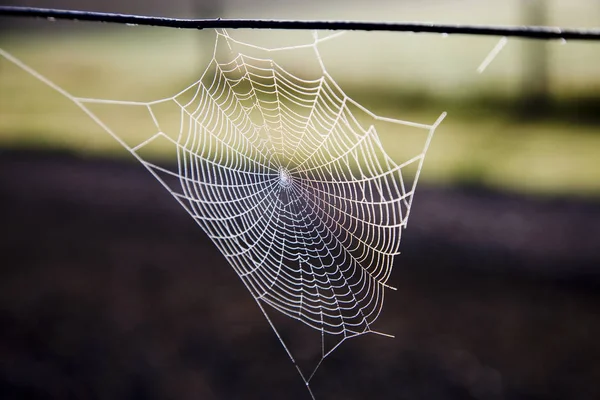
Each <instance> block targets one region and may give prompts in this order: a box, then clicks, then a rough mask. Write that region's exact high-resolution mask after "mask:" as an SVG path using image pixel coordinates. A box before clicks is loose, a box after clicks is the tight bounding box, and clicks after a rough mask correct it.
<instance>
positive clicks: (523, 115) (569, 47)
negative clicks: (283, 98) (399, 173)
mask: <svg viewBox="0 0 600 400" xmlns="http://www.w3.org/2000/svg"><path fill="white" fill-rule="evenodd" d="M9 3H11V2H9ZM12 3H13V4H18V5H34V6H52V7H58V8H77V9H82V10H96V11H111V12H124V13H141V14H149V15H164V16H175V17H213V16H222V17H241V18H254V17H256V18H284V19H296V18H301V19H345V18H348V19H358V20H415V21H436V22H446V23H472V24H482V25H486V24H499V25H515V24H537V25H557V26H564V27H593V26H594V23H597V21H598V19H599V18H600V5H599V4H598V3H597V2H595V1H589V0H575V1H569V0H523V1H520V0H509V1H503V2H497V1H479V0H453V1H435V0H426V1H409V0H405V1H386V0H379V1H371V2H363V1H343V2H342V1H329V2H318V1H314V4H313V3H311V2H310V1H309V3H308V4H307V3H306V2H302V3H301V4H300V3H298V2H294V1H278V2H273V1H266V0H257V1H242V0H225V1H214V0H204V1H199V0H197V1H190V0H176V1H170V2H168V3H164V2H160V1H151V2H148V1H132V2H126V3H122V2H117V1H103V2H100V1H85V2H81V1H68V0H65V1H18V2H14V1H13V2H12ZM2 27H3V28H2V29H3V30H2V35H1V37H0V46H2V47H3V48H4V49H6V50H7V51H9V52H11V53H12V54H14V55H16V56H17V57H20V58H21V59H22V60H23V61H24V62H26V63H27V64H29V65H31V66H32V67H33V68H34V69H36V70H37V71H39V72H41V73H42V74H44V75H45V76H47V77H48V78H50V79H51V80H53V81H54V82H56V83H57V84H59V85H60V86H61V87H63V88H65V89H66V90H68V91H69V92H71V93H73V94H74V95H77V96H81V97H96V98H107V99H119V100H139V101H144V100H154V99H158V98H163V97H167V96H170V95H172V94H174V93H177V92H178V91H179V90H181V89H182V88H183V87H186V86H187V85H189V84H190V83H191V82H194V81H195V80H196V79H198V77H199V75H200V74H201V72H202V71H203V70H204V68H205V65H206V64H207V62H208V60H209V59H210V56H211V54H212V50H213V49H212V47H213V41H214V32H209V31H206V32H197V31H180V30H170V29H161V28H157V29H154V28H143V27H118V26H114V25H104V24H90V23H72V22H61V21H58V22H49V21H45V20H24V19H11V20H7V19H5V20H3V21H2ZM231 34H232V35H233V36H234V37H235V38H238V39H239V40H242V41H246V42H251V43H257V44H260V45H264V46H266V47H270V46H276V45H279V44H283V43H285V44H290V43H306V42H308V41H310V35H309V34H308V33H306V32H304V33H302V32H277V34H274V33H273V32H270V31H247V30H246V31H244V30H242V31H233V32H231ZM497 41H498V38H490V37H470V36H448V37H445V36H443V35H429V34H408V33H407V34H402V33H401V34H397V33H370V32H348V33H346V34H345V35H343V36H341V37H340V38H337V39H335V40H333V41H329V42H326V43H324V44H323V45H322V46H321V52H322V55H323V59H324V62H325V65H326V67H327V68H328V71H329V72H330V73H331V75H332V76H333V77H334V79H336V80H337V81H338V82H339V83H340V85H341V87H342V88H343V89H344V90H345V91H346V92H347V93H348V94H349V95H350V96H351V97H353V98H354V99H355V100H357V101H359V102H360V103H362V104H364V105H365V106H367V107H368V108H370V109H371V110H373V111H374V112H375V113H377V114H379V115H385V116H389V117H395V118H400V119H404V120H411V121H417V122H422V123H432V122H433V121H434V120H435V118H436V117H437V115H439V114H440V113H441V112H442V111H447V112H448V118H447V119H446V120H445V121H444V123H443V124H442V126H441V127H440V128H439V130H438V132H437V135H436V137H435V139H434V141H433V144H432V146H431V149H430V153H429V154H428V159H427V162H426V164H425V170H424V174H423V177H422V178H423V179H424V181H426V182H427V181H429V182H435V183H437V184H453V183H454V184H465V185H469V186H471V185H475V186H489V187H497V188H503V189H505V190H512V191H519V192H534V193H545V194H572V195H577V196H592V197H597V196H598V195H599V194H600V161H599V160H600V134H599V129H598V128H599V127H600V72H599V71H600V69H599V68H598V65H600V50H599V46H600V44H597V43H590V42H584V43H582V42H569V43H564V42H562V41H552V42H542V41H526V40H517V39H511V40H509V41H508V44H507V45H506V46H505V48H504V49H503V50H502V51H501V52H500V54H499V55H498V56H497V57H496V59H495V60H494V61H493V62H492V63H491V64H490V65H489V66H488V68H487V69H486V70H485V71H484V72H483V73H482V74H478V73H477V72H476V69H477V67H478V66H479V64H480V63H481V62H482V61H483V59H484V58H485V57H486V55H487V54H488V52H489V51H490V50H491V49H492V48H493V47H494V45H495V44H496V43H497ZM281 58H282V59H281V60H279V61H280V62H282V63H283V65H285V66H286V67H287V68H289V69H291V70H292V71H294V72H295V73H298V74H299V75H301V74H302V65H303V62H304V59H303V58H302V57H300V58H299V57H297V56H296V57H295V54H294V52H290V53H289V54H288V55H287V56H282V57H281ZM0 68H1V71H2V73H1V74H0V144H1V145H2V146H9V147H22V146H26V147H50V148H68V149H74V150H76V151H78V152H85V153H102V154H111V155H115V156H123V155H126V153H125V152H124V151H122V150H121V149H119V148H118V145H117V143H114V142H112V140H111V138H110V137H108V136H107V135H105V134H103V133H100V132H98V129H97V127H95V126H94V123H93V122H91V121H90V120H89V119H88V118H87V116H85V115H84V114H83V113H80V112H78V110H77V108H76V107H75V106H73V105H72V104H69V102H68V101H67V100H66V99H64V98H61V96H60V95H58V94H57V93H56V92H54V91H53V90H51V89H49V88H48V87H46V86H44V85H43V84H41V83H40V82H37V81H36V80H35V79H33V78H32V77H30V76H27V75H26V74H25V73H24V72H23V71H21V70H19V69H18V68H17V67H15V66H13V65H12V64H10V63H9V62H7V61H6V60H4V59H3V60H0ZM131 125H132V126H131V131H135V125H136V121H135V120H132V121H131ZM92 132H95V133H92ZM381 134H382V136H384V137H383V140H384V144H386V146H387V148H388V151H389V152H390V154H391V155H392V156H394V154H395V152H399V151H400V150H399V149H401V147H402V138H400V137H399V136H394V135H393V133H385V132H382V133H381ZM157 156H160V154H157Z"/></svg>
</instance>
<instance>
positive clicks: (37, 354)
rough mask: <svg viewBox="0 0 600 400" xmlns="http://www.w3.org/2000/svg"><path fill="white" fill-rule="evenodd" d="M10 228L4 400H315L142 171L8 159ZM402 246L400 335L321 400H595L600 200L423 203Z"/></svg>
mask: <svg viewBox="0 0 600 400" xmlns="http://www.w3.org/2000/svg"><path fill="white" fill-rule="evenodd" d="M0 232H1V237H0V260H1V261H0V262H1V265H2V266H1V268H0V274H1V275H0V399H107V400H108V399H110V400H119V399H177V400H179V399H181V400H185V399H271V398H273V399H309V397H308V394H307V392H306V390H305V389H304V388H303V385H302V381H301V379H300V378H299V376H298V375H297V373H296V371H295V369H294V367H293V365H292V364H291V362H290V361H289V359H288V358H287V356H286V354H285V353H284V351H283V348H282V347H281V345H280V344H279V342H278V341H277V339H276V338H275V336H274V334H273V333H272V331H271V330H270V328H269V326H268V324H267V323H266V320H265V319H264V317H263V316H262V314H261V313H260V311H259V310H258V308H257V306H256V304H255V303H254V302H253V300H252V299H251V297H250V295H249V293H247V291H246V290H245V288H244V287H243V285H242V283H241V281H240V280H239V279H238V278H237V276H236V275H235V273H234V272H233V270H232V269H231V268H230V267H229V266H228V265H227V264H226V263H225V262H224V259H223V258H222V257H221V256H220V254H219V253H218V252H217V250H216V249H215V248H214V247H213V245H212V244H211V243H210V241H209V240H208V239H207V238H206V236H205V235H204V234H203V232H202V231H201V230H200V229H199V228H198V227H197V226H196V225H195V224H194V222H193V221H192V219H191V218H189V217H188V216H187V214H185V213H184V211H183V209H181V208H180V206H179V205H178V204H177V203H176V202H175V201H174V200H173V199H172V198H171V197H170V196H169V195H168V193H167V192H166V191H165V190H164V189H162V188H161V187H160V185H158V184H157V183H156V182H155V181H154V180H153V178H152V177H151V176H150V175H149V174H148V173H147V172H146V171H145V170H143V169H142V168H141V167H140V166H138V165H135V164H131V163H126V162H115V161H105V160H85V159H78V158H76V157H73V156H67V155H64V154H63V155H60V154H43V153H33V152H14V151H11V152H8V151H5V152H0ZM403 240H404V242H403V245H402V246H403V247H402V248H403V251H404V254H403V255H401V256H400V257H399V258H398V260H397V263H396V269H395V271H394V274H393V276H392V280H391V282H390V283H391V284H392V285H394V286H397V287H398V291H397V292H388V295H387V298H386V303H385V311H384V314H383V315H382V317H381V318H380V320H379V325H378V327H377V328H379V329H380V330H381V331H384V332H389V333H393V334H395V335H396V338H395V339H386V338H383V337H378V336H373V335H370V336H365V337H362V338H357V339H353V340H350V341H348V342H346V343H344V344H343V345H342V346H341V347H340V348H339V349H338V350H337V351H336V352H335V353H334V354H333V356H332V357H331V358H329V359H327V360H326V362H325V364H324V365H323V367H322V368H321V369H320V370H319V372H318V374H317V376H316V378H315V380H314V382H313V387H314V390H315V394H316V395H317V399H320V400H325V399H423V400H428V399H494V400H495V399H568V400H576V399H590V400H591V399H599V398H600V291H599V288H600V250H599V249H598V248H599V246H600V204H598V203H596V204H594V203H591V202H583V201H576V200H568V199H563V200H541V199H537V200H536V199H527V198H523V197H519V196H516V195H505V194H499V193H493V192H489V191H483V190H475V189H456V188H453V189H451V188H448V189H443V188H425V187H421V188H420V190H419V191H418V193H417V198H416V201H415V205H414V207H413V214H412V216H411V221H410V224H409V228H408V230H407V231H406V232H405V236H404V239H403ZM275 319H276V322H277V323H278V324H279V325H278V327H280V328H281V331H282V332H283V334H284V336H285V337H286V338H288V339H289V340H290V342H291V343H294V346H295V348H301V347H302V346H303V345H305V343H306V339H305V337H307V336H305V335H304V332H305V331H304V330H303V329H301V327H299V326H298V325H297V324H296V323H292V322H290V321H288V320H287V319H285V318H275ZM311 333H312V332H311ZM311 350H312V348H311ZM315 350H316V351H318V348H317V349H315ZM301 353H302V352H301Z"/></svg>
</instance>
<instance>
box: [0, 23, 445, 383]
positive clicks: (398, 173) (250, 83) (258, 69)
mask: <svg viewBox="0 0 600 400" xmlns="http://www.w3.org/2000/svg"><path fill="white" fill-rule="evenodd" d="M335 36H337V35H332V36H329V37H324V38H319V37H318V35H317V34H316V33H315V34H314V41H313V42H312V43H310V44H307V45H300V46H292V47H284V48H276V49H266V48H261V47H258V46H254V45H249V44H245V43H242V42H239V41H237V40H235V39H233V38H232V37H230V36H229V34H228V33H227V32H226V31H218V32H217V35H216V44H215V51H214V55H213V58H212V60H211V61H210V63H209V65H208V67H207V68H206V70H205V72H204V74H203V75H202V77H201V78H200V79H199V80H198V81H197V82H195V83H194V84H192V85H190V86H189V87H188V88H186V89H185V90H183V91H181V92H180V93H178V94H176V95H175V96H172V97H169V98H165V99H160V100H156V101H152V102H135V101H115V100H101V99H90V98H81V97H76V96H73V95H71V94H69V93H68V92H66V91H65V90H63V89H62V88H60V87H58V86H57V85H55V84H54V83H52V82H51V81H49V80H48V79H46V78H44V77H43V76H41V75H40V74H38V73H37V72H35V71H33V70H32V69H30V68H29V67H27V66H26V65H25V64H23V63H22V62H20V61H19V60H17V59H16V58H14V57H13V56H11V55H10V54H8V53H6V52H5V51H2V50H0V55H3V56H4V57H5V58H6V59H8V60H9V61H12V62H13V63H15V64H17V65H19V66H20V67H21V68H23V69H24V70H26V71H28V72H29V73H31V74H32V75H34V76H36V77H37V78H38V79H40V80H42V81H43V82H45V83H46V84H48V85H49V86H51V87H53V88H54V89H56V90H57V91H59V92H60V93H62V94H63V95H64V96H67V97H68V98H70V99H71V100H72V101H73V102H75V103H76V104H77V105H78V106H79V107H80V108H81V109H82V110H83V111H84V112H85V113H87V114H88V115H89V116H90V117H91V118H92V119H94V121H96V122H97V123H98V124H99V125H100V126H101V127H102V128H103V129H104V130H105V131H106V132H108V133H109V134H110V135H112V136H113V137H114V138H115V139H116V140H117V141H118V142H119V143H121V145H123V147H125V148H126V149H127V150H129V151H130V152H131V154H132V155H133V156H134V157H135V158H137V159H138V160H139V161H140V162H141V163H142V164H143V165H144V166H145V167H146V168H147V169H148V170H149V171H150V172H151V173H152V174H153V175H154V176H155V177H156V178H157V179H158V180H159V182H161V183H162V184H163V185H164V186H165V187H166V188H167V189H168V190H169V192H170V193H171V194H172V195H173V196H174V197H175V198H176V199H177V200H178V201H179V203H180V204H181V205H182V206H183V207H184V208H185V209H186V210H187V212H188V213H189V214H190V215H191V217H192V218H194V220H195V221H196V222H197V223H198V225H200V226H201V227H202V229H203V230H204V231H205V232H206V234H207V235H208V236H209V237H210V238H211V240H212V241H213V242H214V243H215V245H216V246H217V247H218V249H219V250H220V252H221V253H222V254H223V256H224V257H225V258H226V259H227V261H228V262H229V264H230V265H231V266H232V267H233V268H234V270H235V272H236V273H237V274H238V276H239V277H240V278H241V279H242V281H243V283H244V284H245V286H246V287H247V288H248V290H249V291H250V293H251V294H252V296H253V298H254V299H255V300H256V302H257V303H258V305H259V307H260V308H261V310H262V311H263V313H264V314H265V317H266V318H267V319H268V320H269V323H270V324H271V327H272V328H273V329H274V330H275V332H276V334H277V336H278V338H279V340H280V341H281V343H282V345H283V346H284V347H285V348H286V351H287V352H288V355H289V356H290V358H291V359H292V361H294V357H293V356H292V354H291V353H290V351H289V350H288V348H287V347H286V344H285V342H284V341H283V340H282V338H281V337H280V336H279V334H278V333H277V329H276V327H275V325H274V323H273V322H272V320H271V319H270V318H269V315H268V314H267V312H266V311H265V306H266V307H267V308H269V307H270V308H272V309H274V310H277V311H278V312H280V313H283V314H285V315H287V316H289V317H291V318H293V319H296V320H298V321H301V322H302V323H304V324H306V325H307V326H309V327H311V328H314V329H315V330H318V331H319V332H320V333H321V336H322V337H325V336H326V335H336V337H337V338H338V341H339V342H340V343H341V341H343V340H345V339H347V338H350V337H353V336H356V335H361V334H365V333H370V332H372V333H378V332H377V331H375V330H374V329H373V328H372V325H373V323H374V322H375V321H376V320H377V317H378V316H379V315H380V312H381V310H382V306H383V301H384V294H385V291H386V289H389V288H391V287H390V286H388V284H387V282H388V279H389V278H390V274H391V271H392V265H393V260H394V256H396V255H397V254H398V253H399V246H400V239H401V236H402V231H403V229H404V228H405V227H406V224H407V220H408V217H409V214H410V210H411V205H412V202H413V195H414V192H415V188H416V184H417V180H418V176H419V172H420V169H421V165H422V163H423V159H424V157H425V153H426V150H427V147H428V145H429V141H430V139H431V136H432V134H433V132H434V130H435V128H436V127H437V125H438V124H439V123H440V122H441V120H442V119H443V117H444V115H445V114H442V115H441V116H440V118H439V119H438V120H437V121H436V122H435V123H434V124H433V125H426V124H419V123H413V122H409V121H402V120H395V119H390V118H384V117H379V116H377V115H374V114H373V113H371V112H370V111H368V110H367V109H365V108H364V107H362V106H360V105H359V104H358V103H356V102H355V101H353V100H352V99H351V98H349V97H348V96H347V95H345V94H344V92H343V91H342V90H341V88H340V87H339V86H338V85H337V84H336V82H335V81H334V80H333V78H332V77H331V76H330V75H329V73H328V72H327V71H326V69H325V66H324V63H323V60H322V58H321V55H320V53H319V49H318V46H319V45H320V44H321V43H322V42H324V41H327V40H330V39H332V38H334V37H335ZM292 51H304V52H306V53H303V54H310V55H311V56H312V58H314V60H315V61H316V64H315V65H317V70H318V74H316V75H315V74H313V76H310V77H300V76H297V75H298V74H294V73H292V72H289V71H288V70H286V69H285V68H283V67H282V66H281V65H279V64H278V63H277V62H276V56H277V55H278V54H279V53H284V52H292ZM256 54H262V55H263V57H262V58H261V57H259V56H257V55H256ZM265 55H266V56H265ZM103 107H104V108H106V107H108V108H107V109H108V110H113V109H114V107H117V108H120V109H121V108H128V109H129V110H137V111H139V112H140V113H141V114H140V115H142V117H141V118H144V119H146V120H147V121H149V125H148V126H149V127H150V128H149V129H150V130H151V131H149V132H148V135H147V139H145V140H144V141H142V142H138V143H133V144H131V143H128V142H127V140H126V139H124V137H123V135H121V134H120V133H119V132H118V129H116V128H114V127H112V126H111V124H110V118H104V117H102V116H101V115H102V112H103ZM111 107H113V108H111ZM169 107H170V109H172V110H176V111H175V112H174V113H171V114H169V115H171V116H172V115H175V116H176V118H175V122H173V121H172V120H173V118H171V120H169V118H167V117H164V118H163V114H164V115H167V114H165V113H164V110H165V109H167V108H169ZM379 123H385V124H387V125H392V126H396V127H398V128H400V127H402V128H403V129H410V130H412V131H417V132H422V145H421V147H420V151H418V152H416V153H415V154H413V155H411V156H410V157H409V158H408V159H406V160H402V161H401V162H395V161H394V160H392V159H391V158H390V157H389V156H388V155H387V154H386V152H385V151H384V149H383V146H382V143H381V141H380V139H379V136H378V133H377V129H376V128H377V124H379ZM152 130H153V131H152ZM397 141H399V143H402V136H401V135H399V136H398V138H397ZM152 146H155V147H156V146H159V147H161V148H172V149H173V152H172V158H171V160H170V161H169V162H160V163H159V162H153V161H152V160H151V159H148V158H147V157H146V156H145V155H144V150H146V149H148V148H151V147H152ZM407 171H410V173H408V174H407ZM407 175H408V176H407ZM335 347H337V346H335ZM332 350H333V349H331V351H332ZM329 353H330V351H328V350H327V349H325V346H323V350H322V358H321V361H322V360H323V359H324V358H325V357H326V356H327V355H328V354H329ZM294 363H295V361H294ZM319 364H320V363H319ZM296 367H297V368H298V371H299V372H300V374H301V376H302V378H303V380H304V381H305V382H306V384H307V386H308V384H309V381H310V379H311V378H312V374H314V371H312V374H310V376H309V377H308V378H307V375H304V374H303V372H302V371H301V370H300V368H299V367H298V365H297V364H296ZM315 371H316V368H315ZM309 390H310V388H309Z"/></svg>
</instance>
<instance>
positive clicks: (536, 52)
mask: <svg viewBox="0 0 600 400" xmlns="http://www.w3.org/2000/svg"><path fill="white" fill-rule="evenodd" d="M521 4H522V5H521V7H522V11H521V13H522V19H523V21H522V22H523V24H524V25H539V26H545V25H547V24H548V0H521ZM522 60H523V66H522V71H523V74H522V79H523V81H522V91H523V92H522V99H523V106H524V109H523V112H525V113H527V114H528V115H531V114H532V113H540V112H543V111H544V110H545V109H546V107H547V106H548V105H549V101H550V90H549V85H550V76H549V65H548V45H547V43H546V42H545V41H537V40H536V41H533V40H532V41H526V42H525V43H524V45H523V55H522Z"/></svg>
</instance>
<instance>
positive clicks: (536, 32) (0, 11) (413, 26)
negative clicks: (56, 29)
mask: <svg viewBox="0 0 600 400" xmlns="http://www.w3.org/2000/svg"><path fill="white" fill-rule="evenodd" d="M0 16H8V17H29V18H45V19H62V20H71V21H93V22H107V23H116V24H128V25H145V26H161V27H167V28H179V29H211V28H229V29H296V30H313V29H314V30H346V31H388V32H415V33H442V34H444V33H445V34H461V35H480V36H506V37H520V38H527V39H541V40H549V39H564V40H600V29H563V28H558V27H548V26H483V25H457V24H435V23H422V22H366V21H364V22H363V21H296V20H273V19H221V18H210V19H184V18H163V17H150V16H143V15H128V14H114V13H102V12H91V11H76V10H57V9H53V8H34V7H13V6H0Z"/></svg>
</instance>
